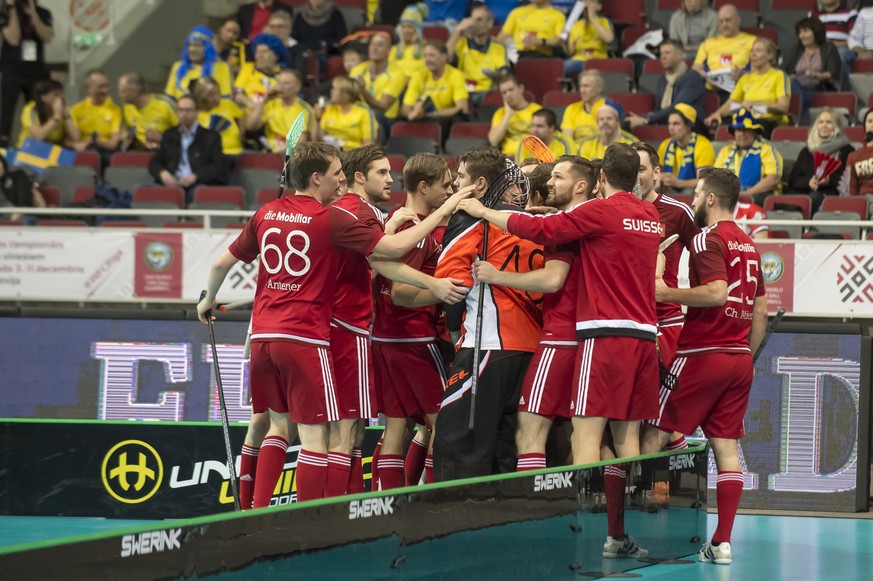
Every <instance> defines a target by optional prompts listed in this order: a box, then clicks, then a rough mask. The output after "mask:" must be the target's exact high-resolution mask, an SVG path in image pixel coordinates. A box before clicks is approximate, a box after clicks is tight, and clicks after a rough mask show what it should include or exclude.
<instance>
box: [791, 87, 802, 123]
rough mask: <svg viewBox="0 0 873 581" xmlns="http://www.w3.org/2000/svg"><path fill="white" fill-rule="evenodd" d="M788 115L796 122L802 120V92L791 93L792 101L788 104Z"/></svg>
mask: <svg viewBox="0 0 873 581" xmlns="http://www.w3.org/2000/svg"><path fill="white" fill-rule="evenodd" d="M788 115H789V116H790V117H791V121H793V122H794V123H799V122H800V94H798V93H792V94H791V103H790V104H789V105H788Z"/></svg>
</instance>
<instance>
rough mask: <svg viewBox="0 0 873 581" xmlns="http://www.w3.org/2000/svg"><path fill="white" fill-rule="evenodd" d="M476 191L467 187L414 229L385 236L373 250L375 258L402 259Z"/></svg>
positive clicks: (472, 187)
mask: <svg viewBox="0 0 873 581" xmlns="http://www.w3.org/2000/svg"><path fill="white" fill-rule="evenodd" d="M474 189H475V186H467V187H466V188H463V189H462V190H461V191H459V192H458V193H456V194H454V195H452V196H451V197H450V198H449V199H448V200H446V201H445V203H444V204H443V205H442V206H441V207H440V208H439V209H438V210H435V211H434V212H433V213H432V214H431V215H430V216H428V217H427V218H425V219H424V220H422V221H421V222H420V223H419V224H416V225H415V226H413V227H412V228H407V229H406V230H403V231H402V232H398V233H397V234H393V235H391V236H384V237H383V238H382V239H381V240H379V242H378V243H377V244H376V247H375V248H374V249H373V255H374V256H375V258H377V259H378V258H389V259H393V258H400V257H401V256H403V255H404V254H406V253H407V252H409V251H410V250H412V247H413V246H415V245H416V244H418V243H419V242H421V240H422V239H423V238H424V237H425V236H427V235H428V234H430V233H431V232H433V229H434V228H436V227H437V226H439V225H440V224H441V223H442V222H443V220H445V219H446V218H448V217H449V216H451V215H452V213H453V212H454V211H455V208H456V207H457V206H458V203H459V202H460V201H461V200H463V199H464V198H467V197H469V196H470V195H472V193H473V190H474Z"/></svg>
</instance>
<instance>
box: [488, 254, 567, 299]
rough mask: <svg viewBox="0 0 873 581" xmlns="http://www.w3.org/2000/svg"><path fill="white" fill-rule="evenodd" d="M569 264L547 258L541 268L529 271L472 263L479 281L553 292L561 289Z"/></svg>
mask: <svg viewBox="0 0 873 581" xmlns="http://www.w3.org/2000/svg"><path fill="white" fill-rule="evenodd" d="M568 272H570V265H569V264H568V263H566V262H564V261H563V260H549V261H548V262H546V265H545V266H544V267H543V268H540V269H538V270H532V271H530V272H504V271H502V270H497V269H496V268H494V265H493V264H491V263H490V262H482V261H481V260H477V261H476V262H474V263H473V275H474V276H475V278H476V280H478V281H479V282H484V283H487V284H496V285H500V286H508V287H512V288H515V289H518V290H523V291H528V292H540V293H554V292H558V291H559V290H561V287H563V286H564V281H565V280H567V273H568Z"/></svg>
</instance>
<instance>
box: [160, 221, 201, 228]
mask: <svg viewBox="0 0 873 581" xmlns="http://www.w3.org/2000/svg"><path fill="white" fill-rule="evenodd" d="M164 228H190V229H193V230H198V229H200V230H202V229H203V223H202V222H180V221H178V220H173V221H170V222H164Z"/></svg>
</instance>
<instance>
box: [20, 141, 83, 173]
mask: <svg viewBox="0 0 873 581" xmlns="http://www.w3.org/2000/svg"><path fill="white" fill-rule="evenodd" d="M9 161H10V163H11V164H13V165H26V166H28V167H30V168H33V170H34V171H35V172H36V173H42V171H43V170H44V169H45V168H47V167H53V166H58V165H73V162H74V161H76V152H75V151H73V150H72V149H67V148H65V147H61V146H60V145H54V144H51V143H46V142H45V141H39V140H37V139H32V138H30V137H28V138H27V139H25V140H24V143H23V144H22V145H21V147H20V148H19V149H18V150H17V151H16V152H15V156H14V158H13V159H10V160H9Z"/></svg>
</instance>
